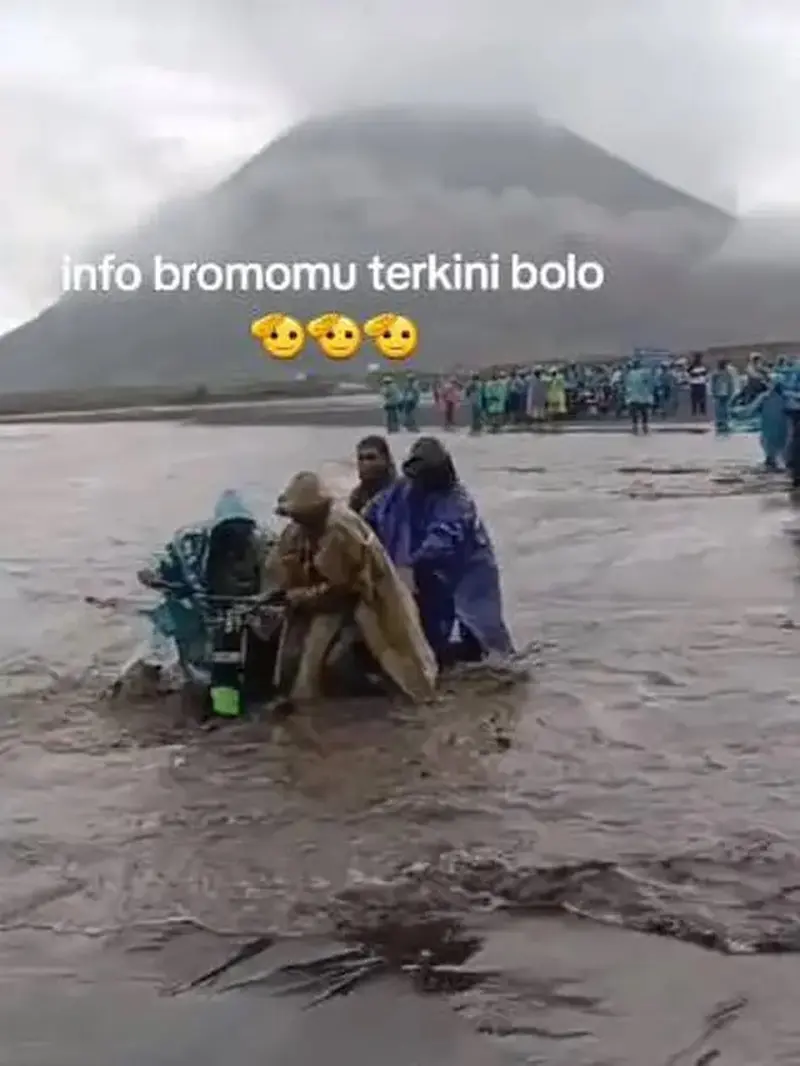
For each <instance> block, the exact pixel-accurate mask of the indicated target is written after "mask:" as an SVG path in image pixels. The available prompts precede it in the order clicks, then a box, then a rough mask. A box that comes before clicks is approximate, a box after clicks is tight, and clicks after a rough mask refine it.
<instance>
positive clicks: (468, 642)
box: [440, 622, 486, 668]
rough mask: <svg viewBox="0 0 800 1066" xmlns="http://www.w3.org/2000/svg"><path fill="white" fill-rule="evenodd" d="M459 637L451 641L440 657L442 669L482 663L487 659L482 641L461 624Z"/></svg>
mask: <svg viewBox="0 0 800 1066" xmlns="http://www.w3.org/2000/svg"><path fill="white" fill-rule="evenodd" d="M456 628H457V636H456V637H455V638H454V639H453V640H451V641H450V643H449V644H448V645H447V647H446V649H445V650H444V652H443V653H442V654H441V656H440V665H441V666H442V667H445V668H446V667H448V666H456V665H457V664H458V663H480V662H483V660H484V659H485V658H486V655H485V654H484V651H483V648H482V647H481V644H480V641H478V640H477V638H476V637H475V636H474V635H473V634H472V633H471V632H470V630H469V629H467V628H466V627H465V626H463V625H462V624H461V623H460V622H459V623H458V625H457V627H456Z"/></svg>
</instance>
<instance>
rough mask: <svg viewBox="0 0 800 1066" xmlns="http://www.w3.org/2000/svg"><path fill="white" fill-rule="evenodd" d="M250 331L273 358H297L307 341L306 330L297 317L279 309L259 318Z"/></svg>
mask: <svg viewBox="0 0 800 1066" xmlns="http://www.w3.org/2000/svg"><path fill="white" fill-rule="evenodd" d="M250 333H251V335H252V336H253V337H255V339H256V340H257V341H260V342H261V346H262V347H263V349H264V351H265V352H266V353H267V354H268V355H269V356H271V358H273V359H296V358H297V357H298V355H299V354H300V352H301V351H302V349H303V345H304V344H305V343H306V334H305V330H304V329H303V327H302V326H301V325H300V323H299V322H298V321H297V319H295V318H290V317H289V315H282V314H280V313H279V312H277V311H276V312H273V313H272V314H269V315H264V317H263V318H259V319H257V320H256V321H255V322H254V323H253V324H252V326H251V327H250Z"/></svg>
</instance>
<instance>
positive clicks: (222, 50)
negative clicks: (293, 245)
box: [0, 0, 800, 328]
mask: <svg viewBox="0 0 800 1066" xmlns="http://www.w3.org/2000/svg"><path fill="white" fill-rule="evenodd" d="M412 12H413V14H411V13H412ZM799 41H800V9H798V6H797V5H796V3H794V2H792V0H702V2H698V0H647V2H643V0H603V2H602V3H598V2H594V3H590V2H589V0H561V2H560V3H558V4H554V3H552V0H426V3H425V4H419V5H411V4H409V3H408V2H407V0H337V2H336V3H331V2H330V0H285V2H280V0H272V2H270V3H269V4H267V3H264V2H263V0H169V2H167V3H162V4H161V5H158V4H156V3H154V2H152V0H129V2H127V3H126V2H124V0H118V2H117V3H115V4H109V3H108V2H107V0H72V2H71V3H70V4H66V3H63V2H61V0H59V2H56V0H0V124H1V126H2V131H3V135H2V139H0V193H1V194H2V195H0V253H1V254H0V328H2V326H3V324H5V325H11V324H13V323H15V322H18V321H20V320H21V319H24V318H25V317H27V316H28V315H30V314H32V313H34V312H35V311H36V310H38V309H39V308H40V307H41V306H42V305H43V304H44V303H46V302H47V301H49V300H50V299H51V298H52V297H53V295H54V294H55V287H56V285H57V273H58V263H59V261H60V257H61V255H62V253H63V252H65V251H66V252H72V253H73V254H78V253H79V252H80V249H81V248H82V247H85V246H87V244H89V243H92V244H94V243H96V242H97V241H98V240H99V239H101V238H102V237H103V236H104V235H106V234H108V235H114V234H116V233H118V232H120V231H123V230H124V229H125V228H126V227H128V226H130V225H133V224H135V223H136V222H137V221H139V220H141V219H142V218H144V217H146V216H147V214H148V213H149V212H151V211H152V210H153V208H154V207H156V206H157V205H158V204H159V203H161V202H163V201H165V200H167V199H169V198H171V197H173V196H176V195H179V194H182V193H184V192H187V191H191V190H192V189H197V188H201V187H203V186H206V185H210V184H212V183H213V182H214V181H215V180H217V179H218V178H219V177H221V176H222V175H224V174H225V173H226V172H229V171H230V170H232V169H233V168H234V167H235V166H237V165H238V164H239V163H240V162H242V161H244V160H245V159H246V158H248V157H249V156H250V155H252V154H253V153H255V152H257V151H258V150H259V149H260V148H261V147H263V145H264V143H265V142H266V141H268V140H269V139H271V138H272V137H273V136H275V135H276V134H277V133H279V132H281V131H282V130H284V129H286V128H287V126H289V125H290V124H291V123H292V122H294V121H298V120H301V119H303V118H305V117H308V116H310V115H313V114H318V113H321V112H323V111H329V110H333V109H336V108H341V107H351V106H359V105H362V106H363V105H367V106H375V105H377V104H383V103H419V104H430V103H437V102H438V103H460V104H481V105H486V104H508V105H514V106H523V107H529V108H531V109H532V110H537V111H538V112H539V113H541V114H543V115H544V116H546V117H548V118H550V119H552V120H554V121H557V122H562V123H564V124H565V125H567V126H569V127H570V128H571V129H572V130H574V131H575V132H577V133H579V134H581V135H583V136H585V137H587V138H589V139H591V140H594V141H596V142H597V143H599V144H601V145H603V146H604V147H606V148H608V149H610V150H612V151H615V152H617V153H619V154H620V155H622V156H623V157H625V158H627V159H629V160H630V161H632V162H634V163H636V164H639V165H641V166H643V167H645V168H646V169H648V170H649V171H650V172H651V173H653V174H655V175H656V176H658V177H660V178H662V179H664V180H666V181H669V182H671V183H673V184H676V185H678V186H680V187H683V188H685V189H687V190H688V191H690V192H692V193H694V194H695V195H698V196H701V197H704V198H706V199H709V200H711V201H713V202H716V203H718V204H720V205H722V206H725V207H728V208H731V209H738V210H740V211H744V212H750V211H755V210H763V209H765V208H771V209H773V210H774V209H778V208H780V209H781V210H783V209H785V208H786V207H787V206H788V209H789V210H791V211H794V210H798V213H800V203H799V201H800V126H798V125H797V123H796V120H795V113H796V104H795V101H796V99H797V98H798V97H797V90H798V87H800V45H798V42H799ZM766 225H768V226H769V225H770V224H769V223H768V224H766ZM760 226H761V223H753V225H752V226H751V227H750V229H749V236H748V237H747V238H746V239H745V240H744V244H743V245H742V244H741V242H740V249H739V254H745V255H748V256H751V255H757V254H759V249H760V240H761V238H760V236H759V233H760V232H761V230H760V228H759V227H760ZM777 228H779V227H775V226H773V230H776V229H777ZM782 232H783V231H782ZM778 243H781V242H778ZM787 244H788V245H790V247H788V248H787V247H786V245H787ZM794 247H795V246H794V243H793V240H791V239H789V238H786V237H784V238H783V241H782V245H781V249H780V254H781V255H783V254H784V253H788V252H791V251H793V250H794ZM769 249H770V250H769V251H768V252H765V253H764V254H773V253H774V251H775V248H774V237H773V238H771V243H770V244H769Z"/></svg>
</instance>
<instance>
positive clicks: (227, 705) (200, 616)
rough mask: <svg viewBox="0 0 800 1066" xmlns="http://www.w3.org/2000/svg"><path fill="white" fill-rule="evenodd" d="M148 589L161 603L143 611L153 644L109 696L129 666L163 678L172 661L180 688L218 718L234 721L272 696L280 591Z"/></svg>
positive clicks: (281, 601) (166, 586)
mask: <svg viewBox="0 0 800 1066" xmlns="http://www.w3.org/2000/svg"><path fill="white" fill-rule="evenodd" d="M151 587H152V588H153V589H154V591H158V592H160V593H161V594H162V599H161V601H160V602H159V603H158V604H156V605H155V606H154V607H147V608H144V609H143V610H142V612H141V613H142V614H143V615H144V616H145V617H146V618H147V619H148V621H149V623H150V625H151V627H152V634H151V638H150V641H149V642H148V645H147V646H146V647H145V648H140V649H138V650H137V652H136V654H135V655H134V657H133V658H132V659H131V660H130V661H129V663H128V664H126V666H125V667H124V668H123V670H122V671H121V673H120V675H119V676H118V678H117V680H116V681H115V682H114V685H113V686H112V689H111V695H118V694H119V693H120V692H121V690H122V688H123V687H124V683H125V680H126V677H127V676H129V675H130V673H131V671H132V670H133V668H134V667H136V666H140V667H141V666H144V667H145V668H148V669H151V670H153V671H154V672H155V673H157V674H160V672H161V671H162V669H163V668H164V667H165V666H168V665H169V664H170V661H173V662H175V664H176V665H177V667H178V670H179V673H180V676H181V680H182V682H183V684H184V685H185V686H186V687H187V688H188V689H189V690H191V691H193V692H195V693H197V694H198V695H200V696H201V698H202V700H203V702H204V703H208V704H209V705H210V709H211V710H212V711H213V713H214V714H216V715H220V716H223V717H238V716H239V715H240V714H242V712H243V711H244V710H245V708H246V706H247V704H248V703H249V702H251V701H258V702H263V701H266V700H269V699H270V698H272V697H273V696H274V695H275V694H276V693H275V684H274V677H275V663H276V658H277V654H278V649H279V646H280V636H281V629H282V625H283V619H284V611H283V607H284V596H283V593H281V592H279V591H275V590H271V591H269V592H266V593H261V594H257V595H247V596H242V595H227V596H221V595H210V594H208V595H206V594H204V595H197V594H194V593H192V594H189V593H188V592H187V590H186V589H185V588H184V587H182V586H175V585H169V584H167V583H165V582H156V583H153V585H152V586H151Z"/></svg>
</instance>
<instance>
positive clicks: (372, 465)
mask: <svg viewBox="0 0 800 1066" xmlns="http://www.w3.org/2000/svg"><path fill="white" fill-rule="evenodd" d="M356 462H357V464H358V484H357V485H356V487H355V488H354V489H353V491H352V492H351V493H350V498H349V500H348V504H349V505H350V507H351V508H352V509H353V510H354V511H358V513H359V514H361V512H362V511H363V510H364V508H365V507H366V506H367V504H368V503H369V502H370V500H372V499H374V497H375V496H377V495H378V493H379V492H383V490H384V489H388V488H389V486H390V485H393V484H394V482H395V481H396V480H397V470H396V469H395V465H394V459H393V458H392V453H391V450H390V448H389V443H388V441H387V440H386V438H385V437H381V436H379V435H378V434H377V433H375V434H371V435H370V436H368V437H364V438H363V440H360V441H359V442H358V444H357V445H356Z"/></svg>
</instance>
